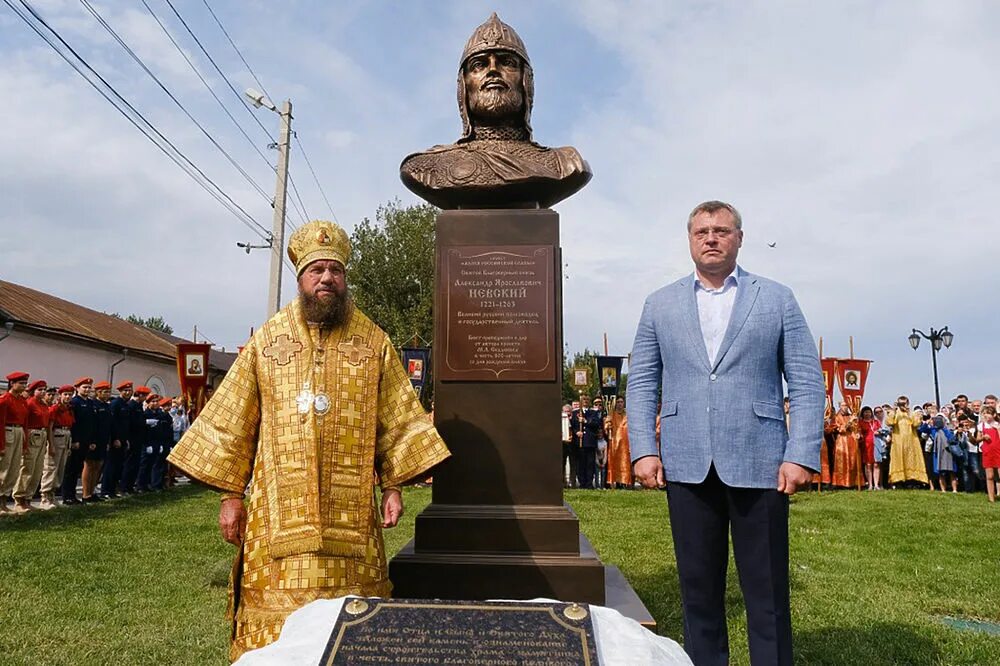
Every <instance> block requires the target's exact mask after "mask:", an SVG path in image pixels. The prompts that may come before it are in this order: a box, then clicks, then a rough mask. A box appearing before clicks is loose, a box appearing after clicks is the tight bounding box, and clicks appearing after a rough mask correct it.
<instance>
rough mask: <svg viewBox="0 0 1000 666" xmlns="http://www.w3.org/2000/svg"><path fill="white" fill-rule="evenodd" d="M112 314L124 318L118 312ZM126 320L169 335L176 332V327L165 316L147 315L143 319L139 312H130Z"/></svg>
mask: <svg viewBox="0 0 1000 666" xmlns="http://www.w3.org/2000/svg"><path fill="white" fill-rule="evenodd" d="M111 316H112V317H117V318H118V319H121V318H122V316H121V315H120V314H118V313H117V312H112V313H111ZM125 321H127V322H129V323H130V324H135V325H136V326H145V327H146V328H151V329H153V330H154V331H160V332H162V333H166V334H167V335H173V334H174V327H173V326H171V325H170V324H168V323H167V320H166V319H164V318H163V317H146V318H145V319H143V318H142V317H140V316H139V315H137V314H130V315H129V316H127V317H125Z"/></svg>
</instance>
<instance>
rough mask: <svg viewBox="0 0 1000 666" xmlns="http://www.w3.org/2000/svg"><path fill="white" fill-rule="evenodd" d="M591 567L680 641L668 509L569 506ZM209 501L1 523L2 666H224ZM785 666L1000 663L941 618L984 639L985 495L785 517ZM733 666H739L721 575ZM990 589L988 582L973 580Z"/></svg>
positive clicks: (805, 503)
mask: <svg viewBox="0 0 1000 666" xmlns="http://www.w3.org/2000/svg"><path fill="white" fill-rule="evenodd" d="M566 498H567V500H568V501H569V502H570V503H571V504H572V505H573V507H574V508H575V509H576V511H577V513H578V514H579V516H580V520H581V525H582V528H583V530H584V531H585V532H586V534H587V535H588V536H589V537H590V539H591V541H592V542H593V544H594V545H595V547H596V548H597V550H598V552H599V553H600V555H601V557H602V559H603V560H604V561H605V562H607V563H612V564H617V565H618V566H619V567H621V569H622V571H623V572H624V573H625V575H626V577H628V579H629V580H630V581H631V582H632V584H633V586H634V587H635V588H636V590H637V591H638V593H639V595H640V596H641V597H642V598H643V600H644V601H645V602H646V605H647V606H648V607H649V609H650V610H651V611H652V613H653V615H654V617H656V619H657V622H658V623H659V630H660V633H662V634H665V635H667V636H670V637H672V638H674V639H679V638H680V635H681V613H680V606H679V601H678V600H679V595H678V587H677V580H676V569H675V565H674V558H673V549H672V546H671V541H670V532H669V526H668V521H667V511H666V502H665V500H664V498H663V495H662V493H659V492H652V491H647V492H628V491H617V492H610V491H567V493H566ZM429 500H430V491H429V490H428V489H408V490H407V491H406V502H407V514H406V516H405V517H404V520H403V523H402V525H401V526H400V527H398V528H396V529H394V530H389V531H387V533H386V543H387V548H388V550H389V552H390V553H394V552H395V551H396V550H398V549H399V548H400V547H401V546H402V545H403V543H404V542H405V541H406V540H408V539H409V538H410V537H411V536H412V533H413V517H414V516H415V515H416V514H417V513H418V512H419V510H420V509H421V508H423V506H424V505H426V504H427V502H428V501H429ZM217 510H218V500H217V499H216V496H215V495H214V494H213V493H211V492H207V491H202V490H199V489H197V488H191V487H183V488H178V489H175V490H174V491H172V492H171V493H169V494H166V495H164V494H158V495H145V496H139V497H133V498H129V499H122V500H117V501H115V502H108V503H105V504H103V505H96V506H84V507H75V508H69V509H59V510H56V511H50V512H47V513H42V512H33V513H31V514H28V515H25V516H16V517H15V516H6V517H4V518H3V519H0V663H2V664H4V665H7V664H30V665H35V664H46V665H51V666H56V665H61V664H74V665H89V664H111V663H115V664H122V665H129V664H168V663H169V664H198V665H206V664H208V665H211V664H220V665H221V664H225V663H226V645H227V644H226V641H227V627H226V623H225V621H224V619H223V612H224V609H225V600H226V591H225V585H226V576H227V575H228V568H229V558H230V557H231V556H232V553H233V548H232V547H231V546H229V545H228V544H225V543H223V542H222V540H221V538H220V537H219V536H218V528H217V526H216V518H217ZM791 513H792V518H791V549H792V572H791V574H792V606H793V609H792V612H793V619H794V629H795V641H796V644H795V650H796V663H799V664H864V666H877V665H882V664H885V665H890V664H892V665H895V664H907V665H914V666H920V665H924V664H927V665H931V664H976V665H980V664H982V665H993V664H1000V636H998V635H990V634H987V633H984V632H975V631H960V630H957V629H952V628H950V627H948V626H945V625H944V624H943V623H942V622H941V621H940V619H939V618H940V617H942V616H953V617H961V618H972V619H978V620H985V621H987V622H994V623H1000V592H998V591H997V587H996V586H997V583H998V582H1000V542H998V540H997V536H996V535H997V533H998V529H997V528H998V526H1000V508H998V507H997V506H996V505H992V506H991V505H989V504H987V502H986V498H985V496H982V495H975V496H971V497H970V496H966V495H958V496H954V495H950V494H949V495H946V496H945V495H941V494H940V493H935V494H932V493H930V492H928V491H886V492H882V493H865V494H861V493H857V492H837V493H830V492H828V493H824V494H823V495H816V494H807V495H800V496H796V497H795V498H794V500H793V504H792V512H791ZM730 570H731V572H732V575H731V580H730V586H729V594H728V600H729V618H730V642H731V649H732V653H733V663H736V664H745V663H747V661H748V659H747V651H746V638H745V631H746V623H745V621H744V617H743V610H742V605H741V602H740V594H739V587H738V585H737V581H736V576H735V568H733V567H732V565H731V567H730ZM986 581H988V583H987V582H986Z"/></svg>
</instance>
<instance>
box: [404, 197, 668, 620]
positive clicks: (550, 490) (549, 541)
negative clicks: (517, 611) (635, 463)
mask: <svg viewBox="0 0 1000 666" xmlns="http://www.w3.org/2000/svg"><path fill="white" fill-rule="evenodd" d="M436 235H437V239H436V255H437V268H436V271H437V272H436V276H435V285H436V288H435V301H434V312H435V332H434V356H433V362H434V401H435V411H434V424H435V426H436V427H437V429H438V431H439V432H440V433H441V436H442V437H443V438H444V441H445V443H447V445H448V448H449V450H450V451H451V453H452V457H451V458H450V459H449V460H447V461H445V462H444V463H442V465H440V466H439V467H438V468H437V469H435V470H434V485H433V497H432V503H431V504H430V505H429V506H428V507H427V508H426V509H425V510H424V511H423V512H422V513H421V514H420V515H419V516H417V520H416V529H415V536H414V539H413V541H411V542H410V543H409V544H407V545H406V546H405V547H404V548H403V550H401V551H400V552H399V553H398V554H397V555H396V557H394V558H393V559H392V561H391V562H390V563H389V577H390V579H391V580H392V582H393V586H394V590H393V594H394V596H396V597H400V598H404V597H405V598H432V599H456V600H482V599H533V598H538V597H546V598H551V599H558V600H561V601H576V602H584V603H591V604H598V605H602V606H605V605H609V604H613V606H612V607H614V608H618V609H619V610H621V611H622V612H623V614H627V615H628V616H629V617H632V618H634V619H636V620H639V621H640V622H642V623H644V624H646V625H647V626H649V625H650V623H651V622H652V618H651V617H650V616H649V613H648V612H647V611H646V609H645V607H643V606H642V602H641V601H639V599H638V597H636V596H635V593H634V592H633V591H632V589H631V588H630V587H628V583H627V582H626V581H625V579H624V577H622V575H621V572H619V571H618V569H616V568H614V567H605V566H604V565H603V564H602V563H601V561H600V559H599V558H598V557H597V554H596V553H595V552H594V549H593V548H592V547H591V545H590V543H589V542H588V541H587V539H586V538H585V537H584V536H583V535H581V534H580V526H579V521H578V520H577V517H576V514H574V513H573V511H572V509H570V508H569V507H568V506H567V505H565V504H564V503H563V498H562V484H563V473H562V443H561V440H562V433H561V427H560V411H561V406H562V405H561V403H562V344H563V342H562V270H561V267H562V260H561V254H560V249H559V216H558V215H557V214H556V213H555V212H553V211H551V210H528V209H525V210H519V209H511V210H453V211H445V212H442V213H441V214H440V215H439V216H438V219H437V224H436ZM494 341H495V344H494ZM498 359H499V360H498ZM503 364H508V365H509V369H508V365H503Z"/></svg>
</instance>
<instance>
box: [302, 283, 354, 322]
mask: <svg viewBox="0 0 1000 666" xmlns="http://www.w3.org/2000/svg"><path fill="white" fill-rule="evenodd" d="M299 298H301V299H302V312H303V314H304V315H305V317H306V321H309V322H313V323H314V324H319V325H321V326H330V327H333V328H336V327H337V326H340V325H342V324H343V323H344V322H345V321H347V313H348V312H350V304H351V297H350V295H349V294H348V293H347V290H346V289H345V290H344V291H343V292H342V293H340V294H334V295H333V296H332V297H331V298H319V297H317V296H313V295H312V294H310V293H309V292H307V291H304V290H300V291H299Z"/></svg>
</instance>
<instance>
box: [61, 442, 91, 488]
mask: <svg viewBox="0 0 1000 666" xmlns="http://www.w3.org/2000/svg"><path fill="white" fill-rule="evenodd" d="M84 446H86V445H85V444H81V445H80V448H78V449H75V450H74V449H70V450H69V455H68V456H66V468H65V470H64V471H63V478H62V498H63V500H71V499H76V484H77V482H78V481H79V480H80V473H81V472H82V471H83V461H84V458H85V457H86V454H85V453H84V452H83V447H84Z"/></svg>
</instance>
